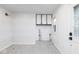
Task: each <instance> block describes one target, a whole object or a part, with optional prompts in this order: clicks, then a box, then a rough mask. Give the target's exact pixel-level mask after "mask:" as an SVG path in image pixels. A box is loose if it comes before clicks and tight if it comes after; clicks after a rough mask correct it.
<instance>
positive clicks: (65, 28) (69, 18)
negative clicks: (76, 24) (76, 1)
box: [53, 4, 74, 53]
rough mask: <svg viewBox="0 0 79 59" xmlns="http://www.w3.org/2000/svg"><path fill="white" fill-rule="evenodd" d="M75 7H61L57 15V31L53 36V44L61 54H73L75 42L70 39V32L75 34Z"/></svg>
mask: <svg viewBox="0 0 79 59" xmlns="http://www.w3.org/2000/svg"><path fill="white" fill-rule="evenodd" d="M73 6H74V5H68V4H67V5H61V6H60V7H59V9H58V10H57V12H56V14H55V16H56V19H57V21H56V26H57V27H56V28H57V30H56V33H54V36H53V43H54V45H55V46H56V47H57V48H58V49H59V51H60V52H61V53H73V48H72V46H73V40H72V41H70V40H69V39H68V37H69V32H73V19H74V18H73V17H74V16H73Z"/></svg>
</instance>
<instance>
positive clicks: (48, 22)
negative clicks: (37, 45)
mask: <svg viewBox="0 0 79 59" xmlns="http://www.w3.org/2000/svg"><path fill="white" fill-rule="evenodd" d="M47 24H51V15H47Z"/></svg>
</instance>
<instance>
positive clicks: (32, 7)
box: [0, 4, 59, 13]
mask: <svg viewBox="0 0 79 59" xmlns="http://www.w3.org/2000/svg"><path fill="white" fill-rule="evenodd" d="M0 7H2V8H4V9H6V10H8V11H10V12H13V13H54V12H55V10H56V8H58V7H59V4H0Z"/></svg>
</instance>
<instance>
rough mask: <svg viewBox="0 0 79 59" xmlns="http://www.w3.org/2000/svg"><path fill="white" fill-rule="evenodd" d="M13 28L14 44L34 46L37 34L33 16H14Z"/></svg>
mask: <svg viewBox="0 0 79 59" xmlns="http://www.w3.org/2000/svg"><path fill="white" fill-rule="evenodd" d="M13 26H14V27H13V28H14V30H13V31H14V32H13V33H14V43H15V44H35V40H36V39H37V34H36V30H35V15H34V14H25V13H19V14H14V24H13Z"/></svg>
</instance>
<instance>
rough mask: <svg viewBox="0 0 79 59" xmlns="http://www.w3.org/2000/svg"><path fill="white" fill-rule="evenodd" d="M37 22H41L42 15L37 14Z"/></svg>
mask: <svg viewBox="0 0 79 59" xmlns="http://www.w3.org/2000/svg"><path fill="white" fill-rule="evenodd" d="M37 24H41V15H37Z"/></svg>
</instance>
